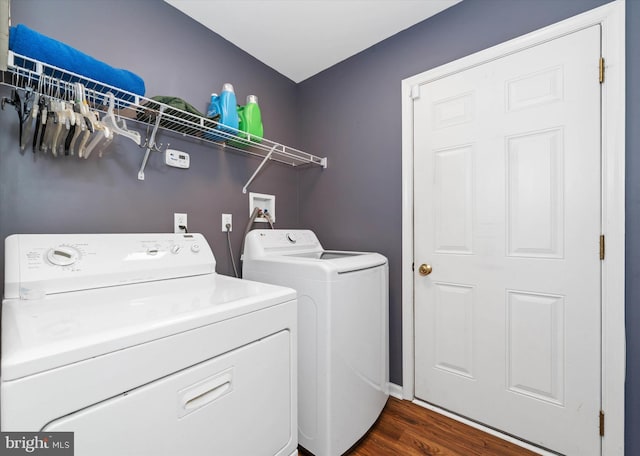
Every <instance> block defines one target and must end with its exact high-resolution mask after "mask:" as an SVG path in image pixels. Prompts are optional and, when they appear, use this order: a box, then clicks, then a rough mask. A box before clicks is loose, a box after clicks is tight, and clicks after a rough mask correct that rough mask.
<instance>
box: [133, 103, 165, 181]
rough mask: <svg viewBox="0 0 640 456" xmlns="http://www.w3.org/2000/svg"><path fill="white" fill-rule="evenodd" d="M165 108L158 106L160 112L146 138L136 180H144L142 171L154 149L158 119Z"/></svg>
mask: <svg viewBox="0 0 640 456" xmlns="http://www.w3.org/2000/svg"><path fill="white" fill-rule="evenodd" d="M164 109H165V107H164V106H163V105H160V112H158V116H157V117H156V124H155V125H154V127H153V131H152V132H151V138H148V140H147V141H148V142H147V150H146V152H145V153H144V158H143V159H142V165H141V166H140V171H138V180H141V181H143V180H144V169H145V168H146V166H147V160H149V154H150V153H151V151H152V150H155V149H156V133H157V132H158V127H160V119H161V118H162V113H163V112H164Z"/></svg>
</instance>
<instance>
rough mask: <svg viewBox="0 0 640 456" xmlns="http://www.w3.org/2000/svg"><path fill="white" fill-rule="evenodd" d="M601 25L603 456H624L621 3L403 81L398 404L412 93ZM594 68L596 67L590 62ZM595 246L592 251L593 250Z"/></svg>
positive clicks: (406, 340) (406, 318) (408, 344)
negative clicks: (511, 55) (450, 77)
mask: <svg viewBox="0 0 640 456" xmlns="http://www.w3.org/2000/svg"><path fill="white" fill-rule="evenodd" d="M597 24H600V25H601V27H602V55H603V57H604V59H605V68H606V71H605V82H604V84H603V86H602V233H603V234H604V235H605V237H606V258H605V260H604V261H603V262H602V279H601V280H602V383H601V384H602V386H601V387H602V409H603V411H604V412H605V416H606V427H605V435H604V437H603V440H602V454H603V455H605V456H613V455H616V456H617V455H620V456H622V455H623V454H624V381H625V363H626V355H625V119H626V115H625V0H615V1H613V2H611V3H608V4H606V5H603V6H600V7H598V8H595V9H593V10H591V11H587V12H585V13H582V14H579V15H577V16H574V17H572V18H569V19H566V20H564V21H561V22H558V23H556V24H553V25H550V26H548V27H545V28H542V29H540V30H537V31H535V32H531V33H529V34H527V35H524V36H521V37H519V38H515V39H513V40H510V41H507V42H505V43H502V44H499V45H497V46H493V47H491V48H489V49H486V50H483V51H480V52H477V53H475V54H472V55H470V56H467V57H463V58H461V59H459V60H456V61H454V62H451V63H447V64H445V65H442V66H439V67H437V68H434V69H432V70H429V71H426V72H424V73H421V74H418V75H416V76H412V77H410V78H407V79H405V80H403V81H402V258H403V262H402V370H403V378H402V380H403V386H402V397H403V399H407V400H414V399H415V397H414V375H415V366H414V363H415V358H414V346H413V344H414V342H413V341H414V320H413V319H414V313H413V305H414V289H413V280H414V273H413V270H412V269H413V267H412V266H413V249H414V245H413V101H412V97H413V96H416V95H417V93H419V91H417V90H416V89H417V88H418V87H419V86H420V85H423V84H427V83H429V82H431V81H434V80H436V79H440V78H443V77H446V76H448V75H451V74H453V73H457V72H460V71H463V70H465V69H468V68H471V67H474V66H477V65H481V64H483V63H485V62H489V61H491V60H495V59H498V58H500V57H502V56H505V55H507V54H511V53H514V52H517V51H520V50H522V49H526V48H528V47H531V46H535V45H537V44H540V43H543V42H546V41H550V40H553V39H555V38H558V37H560V36H563V35H566V34H568V33H571V32H574V31H577V30H580V29H583V28H586V27H590V26H592V25H597ZM594 65H597V62H594ZM595 248H597V245H596V244H595V243H594V249H595Z"/></svg>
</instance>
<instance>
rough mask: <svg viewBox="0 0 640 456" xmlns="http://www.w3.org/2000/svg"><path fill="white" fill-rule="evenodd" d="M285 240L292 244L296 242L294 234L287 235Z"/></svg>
mask: <svg viewBox="0 0 640 456" xmlns="http://www.w3.org/2000/svg"><path fill="white" fill-rule="evenodd" d="M287 239H288V240H289V242H291V243H292V244H295V243H296V242H297V241H298V240H297V239H296V235H295V234H294V233H287Z"/></svg>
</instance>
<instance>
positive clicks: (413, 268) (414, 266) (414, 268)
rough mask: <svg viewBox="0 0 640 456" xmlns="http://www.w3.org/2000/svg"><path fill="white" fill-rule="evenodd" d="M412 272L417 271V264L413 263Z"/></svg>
mask: <svg viewBox="0 0 640 456" xmlns="http://www.w3.org/2000/svg"><path fill="white" fill-rule="evenodd" d="M411 270H412V271H415V270H416V264H415V263H411Z"/></svg>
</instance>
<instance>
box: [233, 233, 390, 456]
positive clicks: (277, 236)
mask: <svg viewBox="0 0 640 456" xmlns="http://www.w3.org/2000/svg"><path fill="white" fill-rule="evenodd" d="M388 274H389V273H388V265H387V259H386V258H385V257H384V256H382V255H380V254H378V253H366V252H344V251H327V250H324V249H323V248H322V245H321V244H320V242H319V241H318V238H317V237H316V235H315V234H314V233H313V232H312V231H309V230H254V231H251V232H249V233H248V234H247V237H246V240H245V252H244V263H243V277H244V278H247V279H251V280H257V281H260V282H266V283H271V284H277V285H283V286H287V287H291V288H294V289H295V290H296V291H297V292H298V330H299V333H298V334H299V337H298V393H299V395H298V440H299V443H300V445H301V446H302V447H303V448H304V449H306V450H308V451H310V452H311V453H313V454H314V455H316V456H338V455H341V454H343V453H344V452H345V451H347V450H348V449H349V448H350V447H352V446H353V445H354V444H355V443H357V441H358V440H359V439H360V438H361V437H362V436H364V435H365V434H366V432H367V431H368V430H369V428H370V427H371V426H372V425H373V424H374V422H375V421H376V419H377V418H378V416H379V415H380V413H381V411H382V409H383V407H384V405H385V404H386V401H387V398H388V377H389V367H388V366H389V352H388V346H389V344H388V338H389V336H388V334H389V332H388V327H389V323H388V320H389V318H388V312H389V310H388V309H389V307H388V305H389V304H388V303H389V291H388V280H389V279H388Z"/></svg>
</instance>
